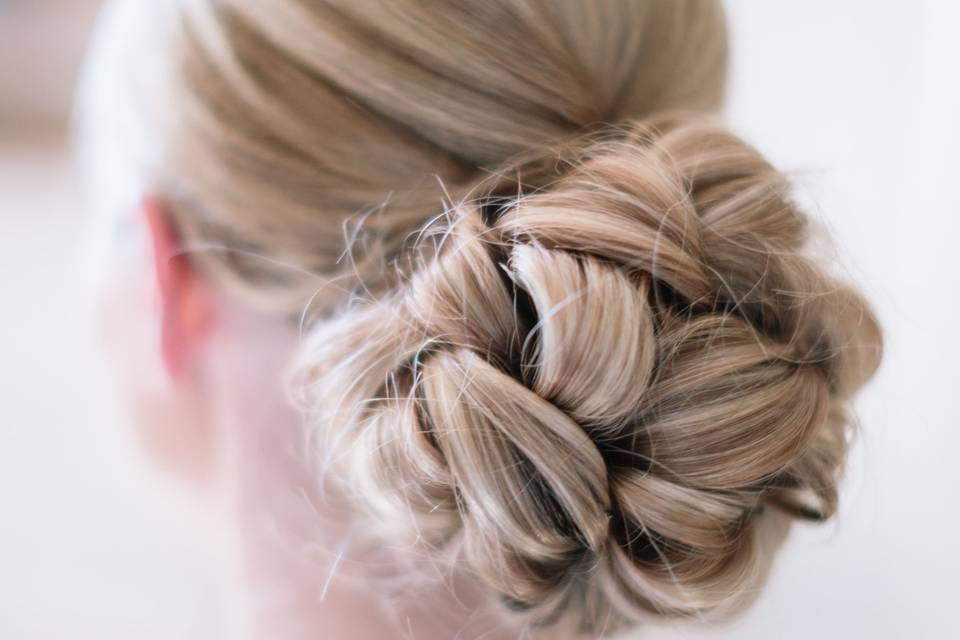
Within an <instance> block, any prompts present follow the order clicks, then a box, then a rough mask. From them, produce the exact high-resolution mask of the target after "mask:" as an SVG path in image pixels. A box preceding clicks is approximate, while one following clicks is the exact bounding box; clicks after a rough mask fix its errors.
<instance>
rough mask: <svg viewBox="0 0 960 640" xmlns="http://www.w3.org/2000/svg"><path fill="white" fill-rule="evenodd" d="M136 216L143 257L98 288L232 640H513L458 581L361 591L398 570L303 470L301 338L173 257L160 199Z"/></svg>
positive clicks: (133, 397) (145, 438)
mask: <svg viewBox="0 0 960 640" xmlns="http://www.w3.org/2000/svg"><path fill="white" fill-rule="evenodd" d="M138 209H139V210H138V212H137V214H136V216H135V218H136V223H135V226H136V234H137V235H138V236H139V244H140V245H141V246H143V247H144V248H145V250H144V251H142V252H138V253H136V254H135V257H132V258H130V257H128V258H126V259H125V260H126V265H125V267H124V268H122V269H116V270H112V273H113V276H112V277H111V278H109V279H107V281H105V282H104V283H103V286H102V287H101V316H102V319H103V322H102V328H103V334H104V336H105V337H107V340H106V344H107V348H108V352H109V354H110V357H111V360H112V363H113V365H114V369H115V371H116V373H117V374H118V375H117V380H118V381H119V383H120V384H121V385H122V387H123V395H124V397H125V399H126V401H127V405H128V408H129V413H130V416H131V421H132V423H133V425H134V428H135V429H136V430H137V433H138V435H139V436H140V440H141V442H142V443H143V446H144V448H145V450H146V451H147V452H148V453H149V454H150V458H151V459H152V461H153V462H154V463H155V464H156V465H157V467H158V468H160V469H162V470H164V472H165V473H166V475H167V476H168V477H170V478H172V479H174V480H175V481H176V482H178V483H179V484H180V485H181V486H182V487H183V488H184V489H185V490H186V491H187V492H189V493H190V494H191V495H192V496H194V497H195V498H196V502H197V505H198V506H199V507H200V508H202V509H203V510H204V511H205V512H207V513H212V514H214V517H215V520H216V523H217V531H218V532H219V533H218V536H217V539H216V541H215V542H216V545H217V546H218V547H220V550H221V552H223V551H224V550H226V552H225V556H226V559H227V567H226V570H227V572H228V574H229V579H228V582H229V583H230V584H231V585H232V586H233V588H234V589H235V594H234V605H233V606H232V607H231V611H232V613H231V619H230V620H229V621H228V626H229V628H231V629H232V631H231V637H242V638H271V639H276V640H288V639H290V640H292V639H300V638H316V637H320V636H321V635H322V637H324V638H334V639H336V638H351V639H359V640H363V639H366V638H370V639H371V640H372V639H382V638H405V637H409V638H418V639H420V638H423V639H427V640H429V639H431V638H451V637H461V638H474V637H484V638H507V637H517V636H518V634H517V633H516V632H514V633H509V632H501V633H499V634H498V633H496V631H497V629H498V628H502V626H501V624H500V623H499V621H498V620H496V619H495V616H494V615H493V614H489V615H487V614H480V615H478V613H477V608H476V605H477V603H478V602H479V601H480V595H479V594H478V593H477V592H476V590H475V589H474V588H473V587H472V586H470V585H469V584H468V583H466V581H463V580H461V579H459V578H456V577H455V578H452V579H451V580H450V581H443V582H441V583H437V584H433V585H429V586H427V587H424V588H418V589H416V590H415V594H416V597H404V596H402V595H396V594H391V592H390V590H387V589H379V588H377V589H375V588H372V587H371V586H370V584H369V583H368V582H367V581H365V579H364V572H363V568H364V567H368V566H377V567H378V568H379V569H380V572H381V573H382V572H383V570H384V569H386V571H387V572H389V571H390V570H391V568H397V569H399V565H398V566H397V567H391V564H392V562H393V560H392V556H390V555H389V554H383V553H378V552H375V551H372V550H370V549H369V548H368V547H366V546H365V545H363V544H359V543H356V544H355V541H356V540H357V536H356V535H355V530H354V529H353V527H355V526H357V525H356V522H357V518H356V514H355V512H354V510H353V509H352V506H351V505H350V503H349V501H348V500H346V499H345V498H344V497H343V496H341V495H339V494H337V493H336V492H335V491H334V490H333V489H332V488H331V484H332V483H325V484H323V485H321V483H319V482H318V479H317V477H316V473H315V471H314V470H313V469H312V467H311V465H310V464H309V462H308V455H307V449H306V447H305V437H304V436H305V432H304V429H303V420H302V416H300V415H299V414H298V413H297V412H296V410H295V409H293V408H292V406H291V404H290V402H289V400H288V390H287V389H286V388H285V387H284V385H283V380H284V374H285V370H286V367H287V365H288V363H289V361H290V358H291V356H292V355H293V353H294V352H295V350H296V348H297V345H298V340H299V338H298V333H297V328H296V326H295V325H293V324H291V323H290V322H288V321H286V320H282V319H278V318H274V317H269V316H266V315H264V314H262V313H260V312H258V311H255V310H253V309H250V308H248V307H246V306H244V305H241V304H239V303H237V302H236V301H234V300H231V299H229V298H228V297H226V296H225V295H223V294H222V293H221V292H220V291H219V290H218V289H217V287H216V286H215V283H210V282H207V281H206V280H205V279H204V277H203V276H202V275H200V274H199V273H197V271H196V270H195V269H194V268H193V267H192V265H191V263H190V261H189V259H188V257H185V256H183V255H177V246H178V240H177V238H176V235H175V233H174V232H173V230H172V227H171V226H170V224H169V222H168V216H167V214H166V211H165V209H164V207H163V204H162V199H160V198H156V197H143V198H142V199H141V204H140V206H139V208H138ZM131 263H132V264H131ZM411 593H414V592H411ZM458 633H459V634H460V635H459V636H458V635H457V634H458Z"/></svg>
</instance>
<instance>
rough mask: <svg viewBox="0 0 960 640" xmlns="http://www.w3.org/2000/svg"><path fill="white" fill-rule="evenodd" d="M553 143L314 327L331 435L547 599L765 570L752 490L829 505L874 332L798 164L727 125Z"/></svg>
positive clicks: (505, 586)
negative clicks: (532, 171)
mask: <svg viewBox="0 0 960 640" xmlns="http://www.w3.org/2000/svg"><path fill="white" fill-rule="evenodd" d="M558 153H559V155H560V157H561V161H560V164H559V166H560V167H561V169H562V170H561V171H560V174H559V176H558V177H557V178H556V179H555V180H554V181H553V182H552V184H549V185H546V186H544V187H543V188H541V189H539V190H534V191H532V192H530V193H523V192H522V191H521V193H520V195H519V196H516V197H511V198H509V199H508V200H507V201H504V200H502V199H500V200H496V202H497V203H498V211H497V213H496V215H493V216H491V215H486V216H484V215H483V211H482V208H481V207H480V205H479V204H476V203H464V204H463V205H461V206H460V207H458V208H457V209H456V210H455V211H454V212H452V214H451V215H450V216H448V217H447V218H445V219H444V222H443V223H442V224H439V223H438V225H439V226H440V227H441V229H440V230H441V231H442V233H440V234H439V235H428V236H426V237H428V238H433V239H434V240H435V241H436V251H435V254H436V255H435V257H431V258H429V259H427V260H425V261H424V263H423V264H422V265H421V266H420V268H419V269H417V270H416V272H415V273H414V274H413V275H412V277H411V278H410V279H409V282H407V284H405V285H404V286H403V287H401V288H400V289H399V290H397V291H395V292H394V293H393V294H392V295H391V296H390V297H388V298H386V299H384V300H381V301H378V302H372V303H369V304H364V305H359V306H358V307H357V308H355V309H353V310H352V311H349V312H347V313H345V314H344V315H342V316H340V317H338V318H336V319H334V320H332V321H329V322H326V323H323V324H321V325H319V326H318V327H317V329H316V330H315V331H314V333H313V336H312V339H311V348H310V349H308V350H307V351H306V355H305V360H304V363H303V367H302V374H303V376H304V379H305V381H306V382H307V386H306V389H307V393H308V400H309V401H310V403H311V406H312V408H313V409H314V411H315V412H316V415H317V416H318V424H319V425H320V427H319V428H320V429H321V430H322V431H323V432H324V433H325V434H326V435H327V436H328V439H327V441H326V442H327V444H328V447H329V448H328V449H327V450H326V451H327V452H334V455H338V456H339V455H340V454H341V453H344V454H345V455H346V456H347V458H346V459H348V460H349V465H348V468H349V469H350V471H351V476H350V477H351V486H352V487H353V488H354V489H356V490H357V491H358V492H359V493H361V494H362V496H363V497H364V498H366V500H367V502H368V503H369V504H371V505H372V506H374V507H375V508H376V510H377V512H378V513H379V514H380V516H381V521H382V522H385V523H405V524H407V525H413V526H412V528H413V529H415V530H416V531H417V533H418V535H419V536H420V537H421V540H423V541H425V542H427V543H428V544H429V545H430V548H431V549H432V550H433V551H434V552H437V551H438V550H442V551H443V552H448V553H454V554H457V555H458V558H459V561H460V562H465V563H466V564H467V565H468V566H469V567H470V569H471V570H472V571H473V572H475V573H476V574H477V575H478V576H480V577H481V578H482V579H483V580H484V581H486V583H487V584H489V586H490V587H491V588H492V589H494V590H495V591H496V592H497V593H499V594H500V595H501V596H502V598H503V599H504V600H505V601H507V602H509V603H511V604H512V605H513V606H514V607H515V608H520V609H523V610H526V611H528V612H530V614H531V615H532V616H534V617H535V619H537V620H539V621H541V622H547V621H553V620H555V619H556V618H557V616H558V615H559V614H560V612H561V611H563V612H564V615H567V616H570V617H573V618H574V619H575V620H576V621H577V622H578V624H579V625H580V626H581V627H582V628H585V629H586V628H593V627H594V626H595V625H603V624H605V623H606V622H607V621H608V620H609V619H610V616H611V615H612V616H613V617H614V619H620V620H621V621H630V620H634V619H636V618H637V617H638V616H640V615H641V613H642V612H644V611H651V610H652V611H656V612H661V613H678V614H689V613H694V612H705V611H709V610H712V609H715V608H717V607H721V606H723V605H726V604H729V603H730V602H731V601H733V600H735V599H736V598H737V596H738V595H741V594H743V593H745V592H746V590H747V587H748V586H749V585H750V581H751V580H753V579H754V578H755V577H756V572H755V571H753V570H752V569H753V566H754V564H755V562H756V560H757V558H756V549H755V547H754V546H753V545H752V544H751V534H752V531H753V529H754V520H755V518H754V513H755V509H756V507H757V506H758V505H759V504H761V503H770V504H777V505H780V506H781V507H782V508H784V509H786V510H787V511H789V512H791V513H794V514H796V515H798V516H803V517H815V518H824V517H827V516H829V515H830V514H832V512H833V511H834V509H835V507H836V482H837V474H838V472H839V468H840V466H841V464H842V462H843V459H844V457H845V446H846V439H847V438H846V433H847V429H848V428H849V427H848V424H849V420H848V419H847V417H846V401H847V399H848V398H849V396H850V394H851V393H852V392H853V391H854V390H855V389H856V388H857V387H858V386H859V385H861V384H862V383H863V382H864V381H865V380H866V379H867V378H868V377H869V376H870V374H871V373H872V372H873V370H874V369H875V368H876V366H877V364H878V357H879V330H878V329H877V325H876V322H875V321H874V319H873V316H872V315H871V313H870V311H869V309H868V308H867V305H866V303H865V302H864V301H863V300H862V299H861V298H860V296H859V295H857V294H856V293H855V292H854V291H852V290H851V289H849V288H847V287H845V286H844V285H842V284H840V283H838V282H836V281H835V280H834V279H833V278H831V277H830V276H829V275H828V274H827V273H826V272H825V271H824V269H823V268H821V267H820V266H818V265H817V264H816V263H815V262H814V261H813V260H812V259H811V258H808V257H806V256H805V255H804V253H803V251H804V248H805V245H806V244H807V241H808V236H809V231H808V222H807V219H806V218H805V216H804V215H803V214H802V213H800V212H799V211H798V210H797V209H796V207H795V206H793V204H792V203H791V202H790V200H789V188H788V184H787V182H786V180H785V179H784V177H783V176H782V175H781V174H780V173H779V172H777V171H776V170H775V169H774V168H772V167H771V166H770V165H769V164H768V163H767V162H766V161H765V160H764V159H763V158H762V157H761V156H760V155H759V154H758V153H757V152H756V151H754V150H753V149H751V148H750V147H748V146H747V145H745V144H744V143H743V142H741V141H740V140H738V139H737V138H736V137H734V136H732V135H730V134H728V133H726V132H725V131H723V130H722V129H719V128H716V127H713V126H711V125H706V124H700V123H695V122H683V121H672V122H666V121H665V122H663V123H661V124H660V125H657V126H654V125H642V124H635V125H630V126H627V127H621V128H619V129H616V130H615V131H612V132H606V133H603V134H601V135H597V136H593V137H591V138H590V139H589V140H587V141H586V142H583V143H581V144H580V145H579V146H578V147H577V149H576V152H575V154H574V155H571V154H570V152H569V149H567V150H566V151H561V152H558ZM554 165H556V163H554ZM514 168H515V169H517V171H515V172H514V173H516V175H521V174H522V173H523V172H522V171H520V170H519V169H518V168H516V167H514ZM509 173H510V172H505V175H506V174H509ZM528 173H529V172H528ZM511 175H512V174H511ZM502 186H503V185H502V184H501V185H494V186H493V187H491V190H490V192H491V193H492V194H499V196H500V197H501V198H502V194H503V193H504V192H505V189H503V188H501V187H502ZM521 188H522V185H521ZM480 204H482V201H481V203H480ZM340 459H343V458H340Z"/></svg>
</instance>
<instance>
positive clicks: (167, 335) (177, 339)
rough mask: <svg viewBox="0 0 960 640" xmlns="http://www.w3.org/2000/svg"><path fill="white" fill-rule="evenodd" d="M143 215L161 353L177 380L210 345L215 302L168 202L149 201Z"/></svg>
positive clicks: (142, 208) (168, 369)
mask: <svg viewBox="0 0 960 640" xmlns="http://www.w3.org/2000/svg"><path fill="white" fill-rule="evenodd" d="M140 212H141V215H142V218H143V220H144V223H145V225H146V228H147V233H148V235H149V238H150V247H151V265H152V269H153V274H154V281H155V284H156V290H157V294H158V295H157V297H158V300H159V303H160V308H159V314H160V317H159V322H160V351H161V355H162V358H163V363H164V367H165V368H166V370H167V374H168V375H169V376H170V377H171V378H172V379H174V380H176V379H179V378H181V377H182V376H183V375H184V374H185V373H187V372H188V370H189V369H190V368H191V366H192V365H193V363H194V362H195V361H196V358H197V355H198V354H199V352H200V351H201V350H202V348H203V346H204V344H205V343H206V341H207V338H208V336H209V333H210V328H211V326H212V321H213V300H212V297H211V295H210V291H209V290H208V289H207V288H206V287H205V286H204V282H203V280H202V278H201V277H200V275H199V274H198V273H197V272H196V270H195V269H194V267H193V265H192V264H191V263H190V260H189V259H188V257H187V256H186V255H184V254H183V253H182V252H181V251H180V238H179V237H178V235H177V233H176V230H175V229H174V227H173V224H172V223H171V219H170V215H169V212H168V211H167V209H166V207H165V206H164V205H163V203H162V202H161V201H160V200H159V199H157V198H154V197H151V196H147V197H144V198H143V200H142V201H141V203H140Z"/></svg>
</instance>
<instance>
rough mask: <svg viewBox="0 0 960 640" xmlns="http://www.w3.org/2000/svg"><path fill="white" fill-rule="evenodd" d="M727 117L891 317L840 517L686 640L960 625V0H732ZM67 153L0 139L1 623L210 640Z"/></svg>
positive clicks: (200, 569) (69, 634)
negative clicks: (93, 332)
mask: <svg viewBox="0 0 960 640" xmlns="http://www.w3.org/2000/svg"><path fill="white" fill-rule="evenodd" d="M728 6H729V10H730V11H729V12H730V17H731V21H732V27H733V39H734V48H735V51H734V54H735V56H734V72H733V79H732V97H731V104H730V118H731V120H732V123H733V126H734V127H735V128H736V129H737V130H738V131H739V132H740V133H741V134H743V135H744V136H745V137H746V138H747V139H748V140H750V141H751V142H753V143H754V144H756V145H758V146H759V147H760V148H761V149H762V150H763V151H764V152H766V153H767V154H768V155H769V156H770V157H771V158H772V159H774V160H775V161H776V163H777V164H778V165H779V166H781V167H782V168H785V169H788V170H791V171H795V172H797V173H798V175H799V176H800V181H801V183H802V185H803V186H804V187H805V189H806V192H807V194H808V196H809V198H808V199H810V200H812V201H813V202H815V203H816V210H815V215H816V216H817V217H818V218H819V219H820V220H821V221H822V222H823V223H825V224H826V225H827V226H829V227H830V228H831V229H832V230H833V232H834V234H835V236H836V237H837V240H838V242H837V244H838V253H840V254H841V255H842V256H844V262H845V263H846V264H847V266H848V269H849V272H850V274H851V276H852V277H854V278H856V279H857V280H858V281H859V282H861V283H862V284H863V285H864V286H865V287H866V289H867V291H868V292H869V295H870V296H871V298H872V299H873V300H874V301H875V303H876V306H877V309H878V311H879V314H880V316H881V319H882V321H883V324H884V327H885V329H886V332H887V356H886V361H885V364H884V367H883V369H882V370H881V372H880V374H879V376H878V377H877V379H876V380H875V382H874V383H873V384H872V385H871V387H870V388H869V389H868V390H867V391H866V393H865V394H864V395H863V398H862V402H861V403H860V415H861V418H862V421H863V423H864V428H863V432H862V437H861V443H860V446H859V447H858V448H857V450H856V452H855V455H854V463H853V465H852V468H851V473H850V477H849V482H848V486H847V490H846V492H845V494H844V502H843V511H842V514H841V516H840V518H839V519H838V521H837V523H836V524H833V525H828V526H802V527H798V528H797V530H796V532H795V535H794V536H793V537H792V538H791V539H790V541H789V542H788V544H787V546H786V548H785V549H784V550H783V553H782V555H781V557H780V560H779V561H778V563H777V565H776V569H775V571H774V574H773V576H772V579H771V582H770V584H769V586H768V589H767V590H766V592H765V593H764V595H763V596H762V597H761V599H760V600H759V602H758V603H757V605H756V606H755V608H754V609H753V610H752V611H751V612H750V613H749V614H748V615H746V616H745V617H744V618H742V619H741V620H739V621H738V622H737V623H735V624H734V625H732V626H730V627H726V628H722V629H713V630H710V631H705V630H702V629H697V628H695V627H684V626H679V625H673V626H668V627H666V628H664V629H659V630H648V632H647V633H643V634H640V637H644V638H650V639H651V640H665V639H679V638H685V639H689V640H695V639H697V638H734V639H740V638H743V639H757V640H760V639H763V640H769V639H771V638H778V639H779V638H784V639H802V640H810V639H811V638H827V639H833V638H842V639H847V638H871V639H875V640H886V639H899V638H911V639H914V638H916V639H931V640H933V639H936V640H940V639H945V638H953V637H960V622H958V621H957V613H956V610H955V609H954V603H955V601H957V599H958V596H960V587H958V586H957V582H958V579H957V574H958V573H960V551H958V545H957V543H956V542H955V540H956V538H957V533H956V532H957V531H958V529H960V513H958V512H960V509H958V507H957V505H958V504H960V500H958V499H957V496H956V494H957V489H958V488H960V465H958V464H957V462H958V457H960V453H958V452H960V420H958V417H960V415H958V414H960V411H958V408H957V406H958V405H957V403H956V401H955V396H956V394H957V393H958V392H960V389H958V377H957V376H956V375H955V373H954V372H955V366H954V363H956V362H960V349H958V346H957V344H958V341H957V339H956V338H955V337H954V335H955V334H953V330H954V325H955V324H956V322H957V320H956V318H957V317H958V315H960V308H958V295H960V266H958V259H957V254H958V253H960V247H958V246H957V241H956V238H957V235H958V232H960V224H958V222H957V220H958V218H960V206H958V204H957V200H956V198H955V196H954V195H953V192H954V189H953V188H952V187H953V186H954V184H955V182H956V178H955V177H954V173H955V172H956V171H957V170H958V169H960V167H958V162H957V159H956V151H955V150H957V149H960V125H958V121H957V115H958V114H960V86H958V78H960V73H958V70H960V69H958V67H960V3H958V2H953V1H952V0H939V1H938V0H912V1H911V2H905V1H898V2H886V1H878V0H872V1H871V0H843V1H838V0H804V1H803V2H787V1H785V0H728ZM76 198H77V193H76V191H75V189H74V187H73V184H72V177H71V173H70V169H69V165H67V164H66V162H65V160H64V156H63V154H62V151H61V150H59V149H58V148H56V147H55V146H53V147H47V146H38V145H37V144H36V143H32V144H31V145H30V146H29V147H24V146H22V145H19V144H18V145H14V144H12V143H10V142H9V141H5V140H2V139H0V291H2V293H3V298H2V302H0V305H2V306H0V639H3V640H6V639H8V638H9V639H11V640H14V639H16V640H19V639H21V638H23V639H31V640H32V639H37V640H54V639H57V640H59V639H61V638H76V639H80V640H85V639H87V638H90V639H94V638H96V639H97V640H101V639H102V640H126V639H128V638H137V639H138V640H139V639H146V640H151V639H156V640H161V639H173V640H180V639H183V640H216V638H218V637H219V636H220V631H219V629H220V625H219V620H218V617H217V616H218V611H219V596H218V595H217V583H216V579H215V578H214V577H213V575H214V574H213V568H212V566H211V563H210V561H209V559H208V558H207V556H206V554H205V551H204V550H203V549H202V548H201V547H200V546H199V545H198V543H197V542H195V541H194V540H193V538H192V537H191V535H190V533H189V524H184V522H183V517H182V513H181V512H180V511H179V510H178V508H177V507H176V505H175V504H173V503H172V501H171V500H170V499H169V498H168V497H166V496H165V494H164V493H163V492H162V491H161V490H159V489H158V488H157V487H156V486H155V485H154V484H153V483H151V481H150V480H149V479H148V478H147V477H144V476H143V474H142V473H141V471H140V469H141V467H140V459H139V457H138V455H137V454H136V453H135V450H134V448H133V447H132V446H131V443H130V442H129V440H128V439H127V437H126V436H125V435H124V429H123V425H122V424H121V421H120V419H119V418H118V416H117V412H116V410H115V408H114V407H113V405H112V399H111V398H110V397H109V395H108V394H107V393H106V392H105V386H104V380H103V371H102V370H101V369H100V366H99V365H98V364H95V363H96V360H95V349H94V347H93V345H92V344H90V338H89V333H87V331H88V329H89V327H87V326H85V325H83V324H82V323H80V321H79V319H78V315H77V314H76V311H75V310H76V309H77V303H78V302H82V300H81V301H78V300H77V299H76V293H75V292H76V291H77V290H81V289H80V284H79V282H78V280H77V279H76V278H75V277H74V273H75V271H76V269H75V264H76V261H75V256H76V254H77V249H78V239H79V237H80V232H81V229H82V226H83V221H82V219H80V218H79V217H78V215H79V214H78V211H77V207H76V201H77V200H76Z"/></svg>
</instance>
